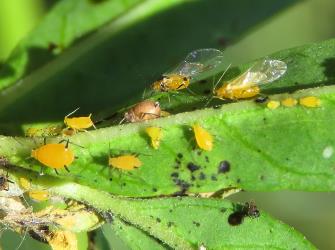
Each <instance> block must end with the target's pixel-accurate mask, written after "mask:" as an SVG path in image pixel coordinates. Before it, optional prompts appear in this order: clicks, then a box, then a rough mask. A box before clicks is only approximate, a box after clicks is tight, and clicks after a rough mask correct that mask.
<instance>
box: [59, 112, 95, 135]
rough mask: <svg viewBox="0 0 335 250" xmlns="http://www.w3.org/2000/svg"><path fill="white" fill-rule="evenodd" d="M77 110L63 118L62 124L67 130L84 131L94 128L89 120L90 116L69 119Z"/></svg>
mask: <svg viewBox="0 0 335 250" xmlns="http://www.w3.org/2000/svg"><path fill="white" fill-rule="evenodd" d="M78 109H79V108H77V109H76V110H74V111H73V112H71V113H70V114H68V115H67V116H65V118H64V123H65V125H66V126H67V127H68V128H71V129H73V130H74V131H77V130H79V131H85V130H86V129H87V128H90V127H94V128H95V126H94V123H93V121H92V119H91V115H92V114H90V115H89V116H82V117H69V116H70V115H72V114H73V113H75V112H76V111H77V110H78Z"/></svg>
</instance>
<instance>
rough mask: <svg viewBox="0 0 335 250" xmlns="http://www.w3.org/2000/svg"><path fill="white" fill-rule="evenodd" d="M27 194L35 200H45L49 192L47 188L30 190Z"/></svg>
mask: <svg viewBox="0 0 335 250" xmlns="http://www.w3.org/2000/svg"><path fill="white" fill-rule="evenodd" d="M28 195H29V197H30V198H32V199H33V200H35V201H46V200H48V199H49V192H48V191H47V190H30V191H29V192H28Z"/></svg>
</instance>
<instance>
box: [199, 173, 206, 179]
mask: <svg viewBox="0 0 335 250" xmlns="http://www.w3.org/2000/svg"><path fill="white" fill-rule="evenodd" d="M199 179H200V180H204V179H206V175H205V174H204V173H203V172H201V173H200V174H199Z"/></svg>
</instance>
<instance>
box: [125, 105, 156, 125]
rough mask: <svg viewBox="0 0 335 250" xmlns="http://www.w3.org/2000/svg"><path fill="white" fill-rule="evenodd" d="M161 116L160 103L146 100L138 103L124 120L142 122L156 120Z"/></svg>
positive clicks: (126, 114)
mask: <svg viewBox="0 0 335 250" xmlns="http://www.w3.org/2000/svg"><path fill="white" fill-rule="evenodd" d="M160 116H161V108H160V105H159V102H154V101H150V100H145V101H142V102H139V103H137V104H136V105H135V106H134V107H132V108H131V109H129V110H128V111H127V112H126V113H125V114H124V118H123V120H126V121H128V122H141V121H146V120H151V119H156V118H159V117H160Z"/></svg>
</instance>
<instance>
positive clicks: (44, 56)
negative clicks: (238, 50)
mask: <svg viewBox="0 0 335 250" xmlns="http://www.w3.org/2000/svg"><path fill="white" fill-rule="evenodd" d="M294 2H296V1H295V0H285V1H280V2H276V3H273V2H271V3H270V2H269V1H266V0H258V1H254V2H253V3H252V4H251V3H250V2H249V1H247V0H239V1H235V0H234V1H233V0H229V1H224V2H223V1H221V0H212V1H186V0H173V1H164V0H142V1H139V0H137V1H136V0H132V1H126V3H124V1H102V2H101V3H99V4H97V3H96V4H94V3H93V2H92V1H88V0H71V1H69V0H68V1H61V2H59V3H58V5H56V6H55V8H54V9H53V10H52V11H51V12H50V14H49V15H48V16H47V18H46V19H45V21H44V22H42V24H41V25H40V26H39V27H38V28H37V29H36V30H35V32H33V33H31V35H30V36H28V37H27V39H25V40H24V41H22V43H21V44H20V45H19V46H18V48H17V49H16V51H15V52H14V53H13V54H12V56H11V58H10V59H9V61H8V62H7V63H6V64H5V65H4V66H3V67H2V70H1V72H0V87H1V88H5V87H6V89H4V90H3V92H2V96H1V103H0V115H1V118H2V121H3V122H4V121H11V122H14V121H20V122H22V121H25V122H32V121H34V122H36V120H38V121H50V120H55V119H58V120H59V119H60V118H61V117H63V116H64V114H66V113H69V112H70V111H71V110H73V109H74V108H76V107H78V106H79V107H81V111H83V112H93V111H100V110H101V109H103V108H108V107H111V106H116V105H120V104H122V103H124V102H125V100H128V99H129V98H130V97H131V98H134V95H138V93H139V92H142V91H143V87H144V86H146V85H148V84H149V83H150V82H152V81H153V80H155V79H156V78H157V77H158V76H159V75H160V74H162V73H163V72H164V71H166V70H167V69H169V68H170V67H172V66H173V65H174V64H176V63H178V62H179V61H180V60H182V59H183V57H184V56H185V54H186V53H188V52H189V51H191V50H192V49H195V48H199V47H218V46H219V45H220V44H219V42H218V41H221V40H222V39H224V40H225V41H229V42H231V41H232V40H235V39H236V38H237V37H239V36H241V34H243V33H245V32H246V31H247V30H248V29H249V28H250V27H253V26H254V25H255V24H257V23H259V22H260V21H262V20H264V19H265V18H267V17H269V16H271V15H272V14H274V13H276V12H277V11H279V10H281V9H283V8H284V7H287V6H289V5H290V4H292V3H294ZM236 10H238V13H239V15H238V16H236V15H235V14H234V13H236ZM204 13H210V14H206V15H205V16H204ZM106 22H108V24H107V25H106V26H104V27H103V28H101V29H99V30H97V31H96V32H94V33H89V32H91V31H93V30H94V29H97V28H98V27H100V26H101V25H102V24H105V23H106ZM69 23H71V25H68V24H69ZM171 27H174V28H171ZM84 35H87V36H86V37H83V36H84ZM79 38H80V39H81V40H80V41H79V40H78V39H79ZM50 42H52V43H55V44H56V45H60V46H62V47H66V49H65V50H64V51H62V53H60V54H59V55H57V54H54V53H53V52H50V51H49V50H48V46H49V45H50ZM69 45H71V46H70V47H68V46H69ZM167 48H168V49H167ZM135 83H136V84H135ZM9 85H12V86H10V87H9ZM78 93H80V94H78ZM97 97H98V98H97ZM60 99H62V101H60ZM28 103H29V105H27V104H28ZM14 104H15V105H14ZM31 104H33V105H34V108H32V106H31Z"/></svg>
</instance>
